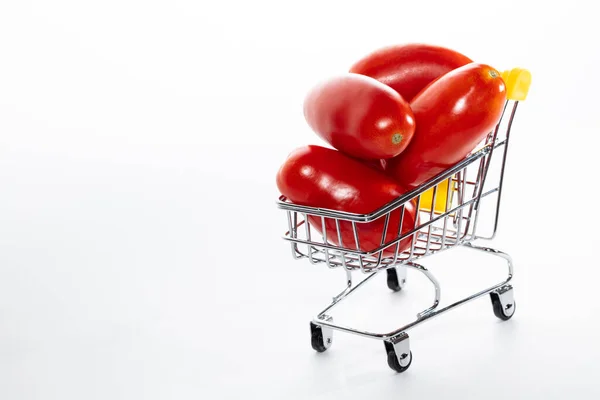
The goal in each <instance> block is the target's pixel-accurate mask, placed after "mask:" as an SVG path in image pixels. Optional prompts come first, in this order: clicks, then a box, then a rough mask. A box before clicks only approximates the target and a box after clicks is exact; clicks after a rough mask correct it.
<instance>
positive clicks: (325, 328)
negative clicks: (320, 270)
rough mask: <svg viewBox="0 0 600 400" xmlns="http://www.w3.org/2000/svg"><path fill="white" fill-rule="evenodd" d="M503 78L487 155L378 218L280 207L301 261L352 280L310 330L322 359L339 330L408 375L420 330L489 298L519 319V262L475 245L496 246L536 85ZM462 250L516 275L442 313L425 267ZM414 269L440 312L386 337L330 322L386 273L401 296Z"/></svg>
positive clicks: (513, 76) (476, 155)
mask: <svg viewBox="0 0 600 400" xmlns="http://www.w3.org/2000/svg"><path fill="white" fill-rule="evenodd" d="M503 77H504V79H505V81H506V85H507V98H508V100H507V103H506V105H505V108H504V113H503V116H502V118H501V120H500V122H499V123H498V125H497V126H496V128H495V130H494V131H493V132H490V134H489V135H488V136H487V139H486V140H485V143H484V144H483V145H482V146H481V148H480V149H478V150H477V151H475V152H473V153H472V154H471V155H470V156H469V157H467V158H466V159H465V160H463V161H462V162H460V163H458V164H457V165H455V166H454V167H452V168H450V169H448V170H447V171H445V172H443V173H441V174H439V175H437V176H436V177H434V178H432V179H431V180H429V181H428V182H426V183H424V184H423V185H421V186H420V187H418V188H416V189H414V190H412V191H411V192H409V193H406V194H405V195H403V196H401V197H399V198H398V199H396V200H394V201H392V202H390V203H388V204H386V205H384V206H383V207H381V208H380V209H379V210H377V211H374V212H373V213H371V214H352V213H345V212H340V211H335V210H328V209H321V208H314V207H306V206H300V205H296V204H293V203H291V202H289V201H287V199H286V198H285V197H283V196H282V197H281V198H280V199H279V201H278V203H277V205H278V207H279V208H280V209H282V210H284V211H286V214H287V224H288V231H287V232H286V234H285V236H284V239H285V240H286V241H288V242H289V243H290V247H291V250H292V255H293V257H294V258H296V259H303V258H306V259H308V260H309V261H310V262H311V263H313V264H325V265H326V266H327V267H328V268H331V269H336V268H340V269H343V270H345V273H346V274H345V275H346V288H345V289H344V290H343V291H342V292H341V293H339V294H338V295H336V296H335V297H334V298H333V301H332V302H331V304H329V305H328V306H327V307H326V308H325V309H323V310H322V311H321V312H319V313H318V314H317V315H316V316H315V317H314V318H313V320H312V321H311V323H310V332H311V344H312V347H313V349H315V350H316V351H318V352H323V351H325V350H327V349H328V348H329V347H330V346H331V344H332V334H333V331H334V330H337V331H342V332H347V333H352V334H356V335H359V336H363V337H368V338H373V339H379V340H382V341H383V342H384V344H385V350H386V353H387V362H388V365H389V366H390V367H391V368H392V369H393V370H395V371H397V372H403V371H405V370H407V369H408V367H409V366H410V364H411V362H412V353H411V351H410V340H409V336H408V334H407V332H408V331H409V330H410V329H412V328H414V327H415V326H417V325H419V324H421V323H423V322H425V321H427V320H429V319H431V318H433V317H436V316H438V315H440V314H442V313H444V312H446V311H449V310H451V309H453V308H455V307H458V306H460V305H463V304H465V303H467V302H469V301H471V300H475V299H477V298H480V297H483V296H486V295H489V296H490V298H491V302H492V307H493V311H494V314H495V315H496V316H497V317H498V318H500V319H502V320H508V319H510V318H511V317H512V316H513V315H514V312H515V309H516V303H515V300H514V294H513V287H512V285H510V281H511V279H512V277H513V263H512V259H511V258H510V256H509V255H508V254H506V253H504V252H501V251H499V250H495V249H493V248H490V247H484V246H480V245H476V244H474V243H473V242H475V241H476V240H491V239H493V238H494V237H495V235H496V231H497V227H498V219H499V210H500V200H501V195H502V184H503V179H504V170H505V165H506V156H507V152H508V143H509V138H510V131H511V127H512V123H513V120H514V117H515V113H516V111H517V106H518V104H519V100H524V99H525V97H526V95H527V90H528V87H529V82H530V74H529V72H528V71H526V70H522V69H513V70H512V71H507V72H505V73H504V74H503ZM507 115H508V117H507ZM492 159H494V160H496V161H499V165H498V170H497V171H492V170H493V168H491V165H492ZM487 197H489V198H490V200H493V201H492V204H493V208H491V209H490V210H489V211H491V216H492V222H491V225H492V226H491V229H489V232H487V234H482V233H481V232H480V231H481V228H480V219H481V218H480V217H481V213H482V208H484V207H480V206H481V202H482V200H484V199H486V198H487ZM409 202H412V203H413V205H416V208H417V210H418V213H419V218H418V219H416V221H415V226H414V228H413V229H411V230H410V231H408V232H404V233H400V227H401V226H402V219H403V217H404V211H405V210H404V209H405V206H406V205H407V204H408V203H409ZM488 204H489V202H488ZM394 215H395V217H396V218H399V219H400V223H399V224H398V232H396V233H395V234H394V235H392V236H393V240H387V241H386V238H388V239H389V238H390V235H389V233H388V232H387V231H388V229H390V226H391V225H392V224H390V220H391V218H393V217H394ZM309 217H310V218H309ZM315 221H320V223H321V224H322V227H323V229H322V232H323V233H324V234H322V235H319V234H317V233H316V232H315V229H314V226H313V224H314V223H315ZM377 222H379V223H381V222H383V229H382V237H381V246H379V247H378V248H376V249H374V250H371V251H363V250H361V247H360V235H359V234H358V232H359V231H360V229H359V228H360V226H361V224H370V223H377ZM332 223H333V224H334V225H332ZM326 224H328V226H335V229H336V231H337V239H338V243H339V244H338V245H334V244H332V243H331V241H328V240H327V231H328V230H327V229H325V226H326ZM341 226H345V227H347V228H350V227H351V229H352V231H353V232H354V241H353V243H344V242H342V234H341V228H340V227H341ZM407 241H410V246H408V249H406V250H404V251H402V250H401V246H400V245H401V243H402V244H404V243H406V242H407ZM457 246H461V247H462V248H466V249H471V250H474V251H479V252H484V253H486V254H490V255H494V256H497V257H500V258H502V259H503V260H505V261H506V265H507V272H508V274H507V277H506V279H505V280H504V281H502V282H500V283H498V284H496V285H494V286H491V287H488V288H485V289H483V290H481V291H479V292H476V293H474V294H472V295H471V296H468V297H466V298H464V299H461V300H459V301H456V302H454V303H452V304H449V305H446V306H444V307H440V300H441V290H440V285H439V283H438V281H437V279H436V278H435V276H434V275H433V274H432V273H431V271H429V270H428V269H427V268H425V267H424V266H423V265H421V264H419V263H417V261H420V259H422V258H425V257H428V256H431V255H432V254H436V253H439V252H442V251H445V250H448V249H451V248H454V247H457ZM402 247H403V248H404V247H406V246H402ZM390 249H395V251H391V253H392V254H393V255H390ZM384 250H385V251H384ZM408 268H411V269H413V270H416V271H419V272H421V273H423V274H424V275H425V276H426V277H427V278H428V279H429V281H430V282H431V283H432V284H433V286H434V289H435V297H434V301H433V304H432V305H431V306H430V307H429V308H427V309H425V310H423V311H422V312H420V313H418V314H417V318H416V319H415V320H414V321H412V322H409V323H407V324H405V325H404V326H402V327H399V328H398V329H396V330H394V331H391V332H384V333H375V332H368V331H363V330H358V329H354V328H352V327H349V326H345V325H341V324H337V323H335V322H334V321H333V318H332V316H331V315H330V312H331V311H332V310H333V308H334V307H336V306H337V305H338V304H339V303H340V302H341V301H342V300H344V299H346V298H347V297H348V296H349V295H350V294H352V293H354V292H355V291H356V290H357V289H358V288H360V287H362V286H363V285H364V284H365V283H366V282H368V281H370V280H371V279H372V278H373V277H374V276H375V275H377V274H379V273H380V272H382V271H386V274H387V285H388V287H389V288H390V289H392V290H394V291H399V290H401V289H402V287H403V286H404V284H405V282H406V271H407V269H408ZM355 271H361V272H362V273H364V274H366V275H367V276H366V277H365V278H364V279H363V280H362V281H361V282H360V283H358V284H356V285H353V280H352V274H353V273H354V272H355Z"/></svg>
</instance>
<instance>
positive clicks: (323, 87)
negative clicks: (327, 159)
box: [304, 74, 415, 160]
mask: <svg viewBox="0 0 600 400" xmlns="http://www.w3.org/2000/svg"><path fill="white" fill-rule="evenodd" d="M304 116H305V118H306V121H307V122H308V124H309V125H310V127H311V128H312V129H313V130H314V131H315V132H316V133H317V134H318V135H319V136H320V137H321V138H322V139H324V140H325V141H327V142H328V143H329V144H331V145H332V146H333V147H335V148H336V149H338V150H340V151H342V152H344V153H346V154H348V155H350V156H353V157H356V158H361V159H367V160H372V159H379V158H383V159H385V158H391V157H395V156H397V155H398V154H400V153H401V152H402V151H403V150H404V149H405V148H406V146H407V145H408V143H409V142H410V140H411V138H412V135H413V133H414V131H415V120H414V116H413V113H412V111H411V110H410V107H409V105H408V103H407V102H406V101H404V99H402V96H400V95H399V94H398V93H397V92H395V91H394V90H392V89H391V88H389V87H388V86H386V85H384V84H382V83H381V82H378V81H376V80H375V79H372V78H369V77H366V76H362V75H357V74H345V75H342V76H336V77H333V78H331V79H328V80H326V81H324V82H322V83H321V84H319V85H317V86H316V87H314V88H313V89H312V90H311V91H310V92H309V93H308V95H307V96H306V99H305V101H304Z"/></svg>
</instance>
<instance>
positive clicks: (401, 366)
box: [383, 333, 412, 372]
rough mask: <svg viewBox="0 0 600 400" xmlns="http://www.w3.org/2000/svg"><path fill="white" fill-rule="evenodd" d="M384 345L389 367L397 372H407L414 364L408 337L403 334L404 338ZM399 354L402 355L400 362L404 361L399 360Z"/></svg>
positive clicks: (388, 341)
mask: <svg viewBox="0 0 600 400" xmlns="http://www.w3.org/2000/svg"><path fill="white" fill-rule="evenodd" d="M383 344H384V345H385V352H386V354H387V363H388V365H389V367H390V368H391V369H393V370H394V371H396V372H404V371H406V370H407V369H408V367H410V364H412V351H410V344H409V341H408V335H407V334H406V333H403V334H402V336H400V337H398V338H393V339H391V340H386V341H384V342H383ZM398 354H400V360H402V361H400V360H399V359H398Z"/></svg>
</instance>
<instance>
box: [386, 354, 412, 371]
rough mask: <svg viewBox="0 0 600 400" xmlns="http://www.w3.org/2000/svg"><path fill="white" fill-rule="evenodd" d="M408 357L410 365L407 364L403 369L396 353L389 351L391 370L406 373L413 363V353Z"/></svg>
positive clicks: (388, 357) (388, 359)
mask: <svg viewBox="0 0 600 400" xmlns="http://www.w3.org/2000/svg"><path fill="white" fill-rule="evenodd" d="M406 357H408V364H406V365H405V366H404V367H403V366H402V365H400V361H398V357H397V356H396V352H395V351H394V350H392V351H388V353H387V362H388V365H389V366H390V368H391V369H393V370H394V371H396V372H404V371H406V370H407V369H408V367H410V364H411V363H412V351H411V352H410V353H409V354H408V355H407V356H406Z"/></svg>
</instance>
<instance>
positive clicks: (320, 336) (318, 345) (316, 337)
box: [310, 322, 333, 353]
mask: <svg viewBox="0 0 600 400" xmlns="http://www.w3.org/2000/svg"><path fill="white" fill-rule="evenodd" d="M332 333H333V332H332V330H331V328H328V327H323V326H320V325H317V324H315V323H312V322H311V323H310V344H311V346H312V348H313V349H314V350H315V351H317V352H319V353H322V352H324V351H325V350H327V349H328V348H329V347H331V343H332V339H333V335H332Z"/></svg>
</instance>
